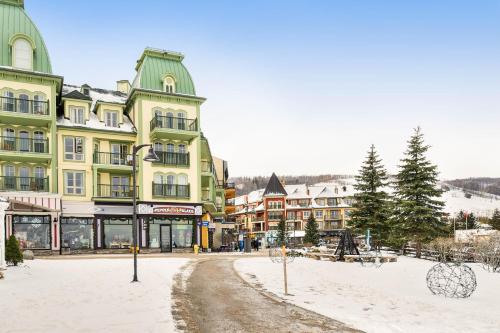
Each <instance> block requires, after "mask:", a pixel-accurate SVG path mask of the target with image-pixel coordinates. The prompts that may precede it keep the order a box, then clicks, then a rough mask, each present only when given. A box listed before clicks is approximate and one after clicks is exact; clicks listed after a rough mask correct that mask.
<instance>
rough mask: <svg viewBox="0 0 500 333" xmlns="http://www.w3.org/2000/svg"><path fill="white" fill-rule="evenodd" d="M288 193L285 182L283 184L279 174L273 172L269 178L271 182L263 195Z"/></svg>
mask: <svg viewBox="0 0 500 333" xmlns="http://www.w3.org/2000/svg"><path fill="white" fill-rule="evenodd" d="M282 195H287V193H286V191H285V188H284V187H283V184H281V182H280V180H279V179H278V176H276V174H275V173H274V172H273V174H272V175H271V178H269V182H268V183H267V186H266V189H265V190H264V194H263V196H265V197H269V196H282Z"/></svg>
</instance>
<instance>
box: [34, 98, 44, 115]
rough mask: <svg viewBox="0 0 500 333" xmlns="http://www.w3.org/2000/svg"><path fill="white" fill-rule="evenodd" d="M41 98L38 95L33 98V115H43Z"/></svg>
mask: <svg viewBox="0 0 500 333" xmlns="http://www.w3.org/2000/svg"><path fill="white" fill-rule="evenodd" d="M42 102H43V97H42V96H40V95H35V96H33V113H34V114H43V113H44V112H43V107H42V105H43V103H42Z"/></svg>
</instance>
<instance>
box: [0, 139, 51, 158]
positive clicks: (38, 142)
mask: <svg viewBox="0 0 500 333" xmlns="http://www.w3.org/2000/svg"><path fill="white" fill-rule="evenodd" d="M0 151H2V154H1V159H2V160H4V161H18V162H30V161H31V162H47V161H48V160H50V159H52V155H50V154H49V140H48V139H30V138H27V137H14V136H0Z"/></svg>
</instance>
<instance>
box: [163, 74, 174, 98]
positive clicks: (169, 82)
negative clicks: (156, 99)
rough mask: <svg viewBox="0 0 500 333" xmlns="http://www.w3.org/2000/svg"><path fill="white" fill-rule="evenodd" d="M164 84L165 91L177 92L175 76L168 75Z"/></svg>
mask: <svg viewBox="0 0 500 333" xmlns="http://www.w3.org/2000/svg"><path fill="white" fill-rule="evenodd" d="M163 86H164V87H165V92H167V93H170V94H175V80H174V78H173V77H171V76H167V77H166V78H165V80H164V81H163Z"/></svg>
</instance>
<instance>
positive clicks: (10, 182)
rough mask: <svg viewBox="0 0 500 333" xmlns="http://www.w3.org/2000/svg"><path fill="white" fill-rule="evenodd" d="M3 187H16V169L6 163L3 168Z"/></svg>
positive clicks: (8, 188) (12, 188)
mask: <svg viewBox="0 0 500 333" xmlns="http://www.w3.org/2000/svg"><path fill="white" fill-rule="evenodd" d="M3 176H4V177H3V178H4V187H5V189H6V190H15V189H16V169H15V168H14V166H13V165H6V166H5V167H4V168H3Z"/></svg>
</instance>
